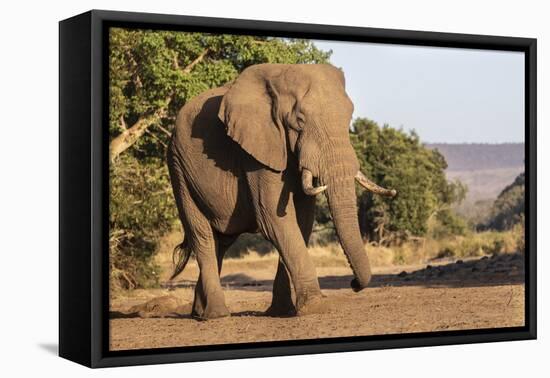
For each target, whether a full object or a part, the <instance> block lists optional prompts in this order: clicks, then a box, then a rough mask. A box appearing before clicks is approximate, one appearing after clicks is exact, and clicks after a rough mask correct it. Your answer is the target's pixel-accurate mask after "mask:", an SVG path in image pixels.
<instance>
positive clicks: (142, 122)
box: [109, 96, 172, 162]
mask: <svg viewBox="0 0 550 378" xmlns="http://www.w3.org/2000/svg"><path fill="white" fill-rule="evenodd" d="M171 100H172V96H168V97H166V99H165V101H164V102H165V105H164V106H161V107H160V108H159V109H158V110H157V111H156V112H154V113H153V114H150V115H146V116H141V117H139V118H138V120H137V121H136V122H135V123H134V124H133V125H132V126H130V127H129V128H126V130H124V131H123V132H122V133H120V134H119V135H118V136H116V137H115V138H114V139H113V140H111V143H109V159H110V161H111V162H114V161H115V159H116V158H117V156H118V155H120V154H121V153H123V152H124V151H126V150H127V149H128V148H129V147H130V146H132V145H133V144H134V143H135V142H136V141H137V140H138V139H139V138H140V137H141V136H142V135H143V133H145V130H147V128H148V127H149V126H151V124H153V123H155V122H158V121H159V120H160V119H161V118H162V116H163V115H164V114H165V112H166V107H167V106H168V104H169V103H170V101H171Z"/></svg>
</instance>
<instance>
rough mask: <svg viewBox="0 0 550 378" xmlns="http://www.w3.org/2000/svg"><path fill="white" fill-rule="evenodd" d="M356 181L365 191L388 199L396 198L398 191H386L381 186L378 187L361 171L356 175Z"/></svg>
mask: <svg viewBox="0 0 550 378" xmlns="http://www.w3.org/2000/svg"><path fill="white" fill-rule="evenodd" d="M355 179H356V180H357V182H359V184H361V185H362V186H363V187H364V188H365V189H367V190H369V191H371V192H373V193H375V194H380V195H383V196H387V197H395V195H396V194H397V191H396V190H395V189H386V188H382V187H381V186H379V185H376V184H375V183H374V182H372V181H371V180H369V179H368V178H367V176H365V175H364V174H363V172H361V171H357V174H356V175H355Z"/></svg>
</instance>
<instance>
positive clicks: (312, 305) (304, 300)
mask: <svg viewBox="0 0 550 378" xmlns="http://www.w3.org/2000/svg"><path fill="white" fill-rule="evenodd" d="M328 309H329V307H328V303H327V301H326V300H325V299H324V296H323V295H322V294H321V293H318V294H315V295H311V294H310V295H303V296H298V299H297V301H296V315H298V316H303V315H310V314H322V313H325V312H327V311H328Z"/></svg>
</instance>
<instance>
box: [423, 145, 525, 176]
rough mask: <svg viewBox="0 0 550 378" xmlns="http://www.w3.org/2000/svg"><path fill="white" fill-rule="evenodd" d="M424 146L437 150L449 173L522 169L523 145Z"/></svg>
mask: <svg viewBox="0 0 550 378" xmlns="http://www.w3.org/2000/svg"><path fill="white" fill-rule="evenodd" d="M426 146H427V147H428V148H436V149H438V150H439V152H441V153H442V154H443V156H445V160H447V164H448V165H449V168H448V169H447V170H448V171H449V172H451V171H468V170H472V171H479V170H487V169H500V168H516V167H523V165H524V159H525V145H524V144H523V143H502V144H484V143H463V144H446V143H437V144H435V143H434V144H426Z"/></svg>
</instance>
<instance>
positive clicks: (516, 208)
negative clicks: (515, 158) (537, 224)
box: [480, 173, 525, 230]
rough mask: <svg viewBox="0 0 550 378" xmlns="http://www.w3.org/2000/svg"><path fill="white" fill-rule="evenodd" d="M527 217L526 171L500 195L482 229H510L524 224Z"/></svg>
mask: <svg viewBox="0 0 550 378" xmlns="http://www.w3.org/2000/svg"><path fill="white" fill-rule="evenodd" d="M524 218H525V173H521V174H520V175H519V176H518V177H516V179H515V180H514V182H513V183H512V184H510V185H509V186H507V187H506V188H504V190H503V191H502V192H501V193H500V194H499V195H498V197H497V199H496V200H495V202H494V204H493V207H492V209H491V212H490V215H489V220H488V221H487V222H486V223H485V224H483V225H481V226H480V228H481V229H492V230H509V229H512V228H513V227H514V226H515V225H517V224H523V222H524Z"/></svg>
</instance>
